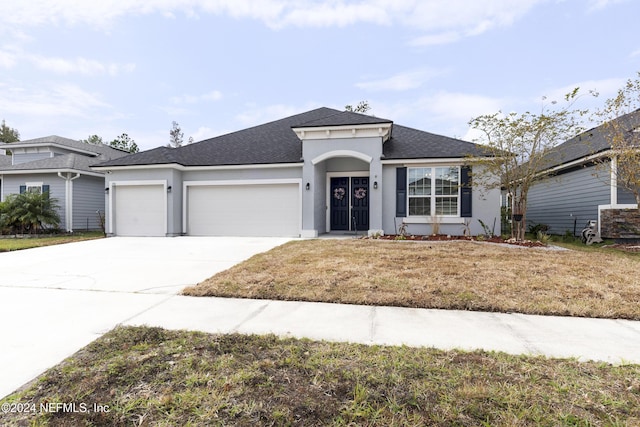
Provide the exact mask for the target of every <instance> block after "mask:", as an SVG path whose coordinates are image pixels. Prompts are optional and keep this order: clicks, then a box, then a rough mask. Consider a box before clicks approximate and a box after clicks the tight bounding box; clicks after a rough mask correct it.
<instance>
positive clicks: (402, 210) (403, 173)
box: [396, 168, 407, 217]
mask: <svg viewBox="0 0 640 427" xmlns="http://www.w3.org/2000/svg"><path fill="white" fill-rule="evenodd" d="M405 216H407V168H396V217H405Z"/></svg>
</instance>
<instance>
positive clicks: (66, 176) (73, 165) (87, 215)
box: [0, 136, 129, 232]
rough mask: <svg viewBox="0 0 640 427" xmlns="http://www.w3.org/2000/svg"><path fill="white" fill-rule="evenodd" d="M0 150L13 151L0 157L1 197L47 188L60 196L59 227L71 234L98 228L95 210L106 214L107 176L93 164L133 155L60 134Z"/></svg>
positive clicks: (58, 199) (58, 197)
mask: <svg viewBox="0 0 640 427" xmlns="http://www.w3.org/2000/svg"><path fill="white" fill-rule="evenodd" d="M0 148H2V149H5V150H7V151H10V153H11V154H10V155H7V157H5V158H4V159H3V160H1V159H0V200H3V201H4V200H5V199H6V197H7V196H8V195H10V194H19V193H24V192H47V193H49V195H50V196H51V197H53V198H55V199H57V201H58V204H59V206H60V208H59V214H60V220H61V228H62V229H64V230H65V231H68V232H71V231H73V230H85V229H90V230H97V229H99V228H100V224H99V221H98V214H97V211H101V212H102V213H103V214H104V200H105V191H104V174H103V173H102V172H99V171H95V170H92V169H91V167H90V166H91V165H93V164H95V163H99V162H104V161H106V160H110V159H115V158H118V157H122V156H124V155H127V154H129V153H128V152H125V151H122V150H118V149H115V148H112V147H109V146H107V145H104V144H100V145H94V144H87V143H84V142H80V141H75V140H72V139H68V138H62V137H59V136H47V137H44V138H37V139H31V140H27V141H19V142H13V143H10V144H0ZM7 160H8V161H7Z"/></svg>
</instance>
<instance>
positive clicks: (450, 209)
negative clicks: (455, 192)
mask: <svg viewBox="0 0 640 427" xmlns="http://www.w3.org/2000/svg"><path fill="white" fill-rule="evenodd" d="M436 215H458V198H457V197H438V198H436Z"/></svg>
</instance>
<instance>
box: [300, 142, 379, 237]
mask: <svg viewBox="0 0 640 427" xmlns="http://www.w3.org/2000/svg"><path fill="white" fill-rule="evenodd" d="M345 151H347V152H354V153H360V154H362V155H366V156H369V157H371V159H372V160H371V163H367V162H365V161H363V160H361V159H358V158H357V157H355V156H351V155H348V154H344V152H345ZM340 152H342V154H338V153H340ZM302 153H303V157H304V169H303V177H302V181H303V186H304V185H305V184H306V183H307V182H308V183H309V184H310V186H311V189H312V191H303V196H302V197H303V212H302V229H303V230H305V231H311V230H316V231H317V232H318V233H323V232H326V231H327V230H326V218H327V203H326V197H327V186H326V179H327V173H328V172H351V171H368V172H369V176H370V179H371V180H372V181H373V180H374V177H376V178H375V179H378V178H377V177H381V176H382V165H381V162H380V158H381V156H382V138H381V137H363V138H336V139H314V140H304V141H303V143H302ZM325 153H336V155H335V156H331V157H329V158H326V159H325V160H323V161H321V162H318V163H316V164H315V165H314V164H313V163H312V161H313V160H314V159H316V158H319V156H322V155H324V154H325ZM380 185H381V186H382V183H381V182H380ZM369 197H370V198H369V228H370V229H371V230H378V229H382V197H381V192H380V191H370V192H369Z"/></svg>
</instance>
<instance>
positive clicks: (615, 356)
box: [124, 296, 640, 364]
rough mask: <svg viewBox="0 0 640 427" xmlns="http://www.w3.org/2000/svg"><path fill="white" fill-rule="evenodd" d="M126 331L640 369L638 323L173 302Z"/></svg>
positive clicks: (345, 307)
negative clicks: (482, 353)
mask: <svg viewBox="0 0 640 427" xmlns="http://www.w3.org/2000/svg"><path fill="white" fill-rule="evenodd" d="M124 324H125V325H149V326H160V327H163V328H167V329H189V330H199V331H204V332H210V333H232V332H239V333H244V334H267V333H273V334H276V335H279V336H287V337H289V336H290V337H297V338H303V337H306V338H311V339H316V340H329V341H346V342H354V343H363V344H382V345H408V346H425V347H435V348H439V349H446V350H448V349H456V348H457V349H464V350H474V349H484V350H493V351H503V352H506V353H510V354H529V355H545V356H550V357H561V358H568V357H575V358H578V359H580V360H597V361H604V362H609V363H613V364H620V363H640V322H637V321H628V320H610V319H589V318H575V317H558V316H532V315H523V314H504V313H484V312H471V311H459V310H431V309H414V308H397V307H373V306H361V305H343V304H327V303H312V302H294V301H291V302H290V301H267V300H250V299H234V298H198V297H186V296H174V297H172V298H169V299H168V300H165V301H163V302H162V303H161V304H159V305H157V306H155V307H153V308H151V309H149V310H147V311H145V312H144V313H141V314H140V315H138V316H135V317H132V318H131V319H129V320H128V321H126V322H124Z"/></svg>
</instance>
